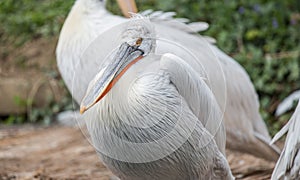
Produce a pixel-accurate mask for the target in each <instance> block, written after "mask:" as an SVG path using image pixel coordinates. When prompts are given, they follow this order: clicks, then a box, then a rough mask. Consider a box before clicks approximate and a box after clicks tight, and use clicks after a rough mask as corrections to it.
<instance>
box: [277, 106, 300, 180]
mask: <svg viewBox="0 0 300 180" xmlns="http://www.w3.org/2000/svg"><path fill="white" fill-rule="evenodd" d="M286 133H287V137H286V140H285V144H284V148H283V150H282V152H281V155H280V157H279V160H278V162H277V164H276V166H275V169H274V171H273V174H272V180H277V179H280V180H296V179H300V100H299V101H298V106H297V107H296V110H295V112H294V114H293V115H292V117H291V119H290V120H289V122H288V123H287V124H286V125H285V126H284V127H283V128H282V129H281V130H280V131H279V132H278V133H277V134H276V135H275V137H274V138H273V140H272V143H274V142H275V141H277V140H278V139H279V138H280V137H282V136H283V135H284V134H286Z"/></svg>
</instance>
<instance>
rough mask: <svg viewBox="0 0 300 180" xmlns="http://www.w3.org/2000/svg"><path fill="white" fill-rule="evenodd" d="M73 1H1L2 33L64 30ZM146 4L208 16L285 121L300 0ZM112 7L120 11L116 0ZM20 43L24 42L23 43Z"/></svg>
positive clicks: (266, 110) (295, 70) (212, 32)
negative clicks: (281, 109) (282, 107)
mask: <svg viewBox="0 0 300 180" xmlns="http://www.w3.org/2000/svg"><path fill="white" fill-rule="evenodd" d="M72 3H73V1H65V0H51V1H46V0H5V1H1V2H0V37H1V40H4V41H5V40H6V39H10V38H16V39H21V40H19V41H20V42H21V43H24V42H26V40H28V39H32V38H37V37H45V36H58V34H59V30H60V27H61V26H62V24H63V21H64V18H65V17H66V15H67V13H68V11H69V9H70V7H71V6H72ZM137 3H138V7H139V9H141V10H145V9H148V8H152V9H154V10H164V11H176V12H177V13H178V16H179V17H187V18H190V19H191V20H192V21H206V22H208V23H210V25H211V26H210V28H209V30H208V31H207V32H205V35H209V36H212V37H214V38H216V39H217V44H218V46H219V47H220V48H221V49H222V50H224V51H225V52H226V53H228V54H229V55H231V56H232V57H234V58H235V59H236V60H237V61H238V62H239V63H240V64H241V65H242V66H243V67H244V68H245V69H246V70H247V72H248V73H249V75H250V77H251V79H252V81H253V82H254V85H255V88H256V90H257V92H258V94H259V97H260V104H261V113H262V115H263V117H264V119H265V120H266V122H267V124H268V125H269V128H270V130H271V132H272V134H273V133H274V132H276V131H277V130H278V128H280V127H281V126H282V124H284V123H285V121H286V119H287V116H288V115H287V116H285V117H282V118H281V119H279V120H278V119H277V118H275V117H274V111H275V109H276V107H277V105H278V103H279V102H280V101H281V100H282V99H283V98H284V97H286V96H287V95H288V94H289V93H291V92H292V91H294V90H296V89H300V79H299V76H300V57H299V54H300V31H299V29H300V1H295V0H286V1H282V0H273V1H266V0H252V1H246V0H241V1H230V0H224V1H211V0H167V1H161V0H160V1H159V0H138V1H137ZM108 9H110V10H112V11H113V12H114V13H117V14H120V12H119V9H118V7H117V6H116V4H115V3H114V0H109V1H108ZM21 43H20V44H21Z"/></svg>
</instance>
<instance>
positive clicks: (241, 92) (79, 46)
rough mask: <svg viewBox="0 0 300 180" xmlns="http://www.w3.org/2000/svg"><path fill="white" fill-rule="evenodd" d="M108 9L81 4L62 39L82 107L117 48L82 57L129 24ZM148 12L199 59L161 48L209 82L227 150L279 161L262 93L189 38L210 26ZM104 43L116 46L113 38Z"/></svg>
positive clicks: (65, 70) (61, 58)
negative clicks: (89, 87)
mask: <svg viewBox="0 0 300 180" xmlns="http://www.w3.org/2000/svg"><path fill="white" fill-rule="evenodd" d="M104 5H105V2H102V1H99V0H77V1H76V3H75V5H74V6H73V8H72V10H71V12H70V14H69V16H68V18H67V19H66V22H65V24H64V27H63V29H62V31H61V34H60V38H59V42H58V47H57V62H58V67H59V70H60V72H61V74H62V77H63V79H64V81H65V83H66V85H67V87H68V88H69V90H70V91H71V93H72V95H73V97H74V98H75V100H76V101H77V102H80V101H81V100H82V98H83V95H84V92H85V91H86V88H87V85H88V83H89V82H90V80H91V79H92V78H93V77H94V76H95V74H96V73H97V72H98V67H99V64H101V62H99V59H104V57H105V56H106V55H107V53H108V52H110V50H111V49H109V48H108V47H111V45H108V46H107V47H102V48H101V52H103V54H101V53H100V55H99V53H97V54H98V55H99V57H98V58H97V59H95V60H92V59H91V60H89V61H83V60H82V59H81V56H82V54H83V53H84V50H85V49H87V48H88V46H89V45H90V44H91V43H92V42H93V41H94V40H95V39H96V38H97V37H98V36H99V35H101V34H103V33H104V32H105V31H106V30H108V29H110V28H112V27H113V26H115V25H117V24H120V23H122V22H126V21H127V19H124V18H121V17H119V16H114V15H112V14H111V13H109V12H107V11H106V9H105V8H104V7H105V6H104ZM147 13H148V14H149V15H150V16H152V18H154V19H153V21H154V23H155V29H156V31H157V36H158V38H161V39H165V40H166V41H172V42H177V43H179V44H180V45H182V46H183V47H185V48H186V49H188V50H189V51H190V52H192V54H194V55H196V57H197V59H198V61H199V62H198V63H196V64H195V62H194V61H193V60H192V59H193V58H192V56H190V55H188V54H187V53H186V52H185V51H183V50H182V48H178V47H177V48H176V47H174V46H168V45H166V43H164V42H162V41H161V42H159V43H158V44H157V53H159V54H163V53H167V52H170V53H173V54H175V55H177V56H179V57H181V58H183V59H184V61H186V62H187V64H189V65H190V66H191V67H193V69H194V71H195V72H197V73H198V76H202V77H205V78H206V79H207V81H206V82H207V84H208V85H209V87H210V89H211V90H212V92H213V94H214V95H215V97H216V100H217V102H218V104H219V105H220V107H221V110H222V111H225V116H224V117H225V126H226V131H227V140H226V141H227V147H229V148H231V149H235V150H239V151H242V152H247V153H250V154H254V155H256V156H259V157H263V158H265V159H268V160H273V161H274V160H276V159H277V158H278V156H279V153H278V149H277V148H276V147H272V146H270V145H269V142H270V136H269V134H268V131H267V128H266V125H265V123H264V122H263V120H262V118H261V117H260V115H259V112H258V110H259V104H258V98H257V94H256V93H255V90H254V87H253V85H252V83H251V81H250V79H249V76H248V75H247V73H246V72H245V70H244V69H243V68H242V67H241V66H240V65H239V64H238V63H236V62H235V61H234V60H233V59H232V58H230V57H229V56H227V55H226V54H224V53H223V52H222V51H220V50H219V49H218V48H217V47H215V46H214V45H212V44H210V45H209V46H210V50H209V51H208V50H207V48H204V47H207V42H206V40H205V38H199V36H196V35H192V34H189V32H191V31H193V30H204V29H205V28H207V24H206V23H194V24H191V25H190V26H189V25H187V24H184V23H181V22H186V21H187V20H186V19H179V21H176V20H174V19H172V17H173V15H174V14H172V13H162V12H156V13H152V14H151V13H150V11H148V12H145V14H147ZM190 27H192V30H191V29H190ZM106 34H108V33H107V32H106ZM111 35H113V34H111ZM103 38H104V39H106V42H107V43H108V44H109V43H110V40H109V37H103ZM212 51H214V53H215V55H216V56H217V58H219V60H217V58H216V56H214V55H213V54H212V53H211V52H212ZM100 56H101V57H100ZM199 63H200V64H201V65H202V66H200V65H199ZM220 68H221V69H223V72H224V75H225V78H224V77H223V74H222V73H220V70H219V69H220ZM216 69H218V70H216ZM204 72H205V73H204ZM226 87H227V90H226V89H225V88H226Z"/></svg>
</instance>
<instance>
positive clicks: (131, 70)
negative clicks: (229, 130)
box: [80, 15, 233, 180]
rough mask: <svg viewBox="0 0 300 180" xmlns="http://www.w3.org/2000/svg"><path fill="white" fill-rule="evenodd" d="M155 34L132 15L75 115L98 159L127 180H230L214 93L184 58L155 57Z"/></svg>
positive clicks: (142, 21) (223, 133) (148, 22)
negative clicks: (83, 124)
mask: <svg viewBox="0 0 300 180" xmlns="http://www.w3.org/2000/svg"><path fill="white" fill-rule="evenodd" d="M122 27H124V26H122ZM119 29H122V28H119ZM114 36H117V34H115V35H114ZM155 36H156V35H155V31H154V28H153V27H152V24H151V23H150V21H148V20H147V19H145V18H143V17H142V16H139V15H137V17H135V19H133V20H132V22H129V23H128V25H127V28H125V29H124V32H123V33H122V40H123V43H122V44H121V45H120V47H119V49H118V51H117V53H115V55H114V57H113V58H112V59H110V60H109V61H108V63H106V64H103V66H101V68H100V69H99V73H98V74H97V75H96V76H95V77H94V79H93V80H92V81H91V83H90V85H89V87H88V90H87V94H86V95H85V97H84V99H83V101H82V103H81V109H80V111H81V113H83V112H85V111H86V113H87V116H86V121H87V128H88V131H89V132H90V135H91V138H92V141H93V144H94V146H95V147H96V150H97V152H98V154H99V155H100V157H101V159H102V160H103V162H104V163H105V164H106V166H107V167H108V168H109V169H110V170H111V171H112V172H113V173H114V174H115V175H117V176H118V177H119V178H121V179H124V180H127V179H128V180H135V179H149V180H150V179H151V180H152V179H153V180H155V179H157V180H160V179H166V180H167V179H170V180H174V179H233V176H232V174H231V171H230V168H229V165H228V163H227V160H226V158H225V156H224V154H225V140H226V132H225V128H224V125H223V123H222V113H221V111H220V109H219V105H218V104H217V102H216V100H215V99H214V95H213V94H212V93H211V91H210V89H209V88H208V86H207V85H206V83H205V82H204V81H203V80H202V79H201V78H200V76H199V75H198V73H197V72H195V71H194V70H193V68H192V67H190V66H189V65H188V64H187V63H186V62H185V61H184V60H182V59H180V58H179V57H177V56H175V55H172V54H163V55H158V54H156V53H155V52H154V51H155V46H156V39H155V38H156V37H155ZM113 38H115V37H111V39H113ZM100 39H101V40H102V38H100ZM100 43H101V42H100ZM102 44H105V43H103V41H102ZM100 48H101V47H100ZM86 60H88V59H86ZM195 107H197V108H195ZM204 125H206V127H207V129H206V128H205V127H204ZM213 135H214V136H213ZM214 139H215V140H214Z"/></svg>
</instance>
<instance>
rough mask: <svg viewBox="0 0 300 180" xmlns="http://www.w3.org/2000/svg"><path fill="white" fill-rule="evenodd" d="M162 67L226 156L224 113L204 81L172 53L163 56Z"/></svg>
mask: <svg viewBox="0 0 300 180" xmlns="http://www.w3.org/2000/svg"><path fill="white" fill-rule="evenodd" d="M160 66H161V68H162V69H164V70H166V71H167V72H168V73H169V75H170V80H171V82H172V83H173V84H174V85H175V87H176V88H177V90H178V92H179V93H180V94H181V96H182V97H183V98H184V99H185V100H186V102H187V104H188V105H189V107H190V109H191V110H192V112H193V113H194V114H195V115H196V117H198V118H199V120H200V121H201V122H202V124H203V125H204V126H205V127H206V129H207V130H208V131H209V132H210V133H211V134H212V135H213V136H214V137H215V140H216V143H217V145H218V147H219V149H220V151H221V152H222V153H223V154H224V155H225V142H226V132H225V128H224V125H223V121H222V120H223V119H222V113H221V111H220V108H219V106H218V103H217V101H216V100H215V97H214V95H213V94H212V92H211V90H210V89H209V88H208V86H207V85H206V83H205V82H204V80H203V79H202V78H201V77H200V75H199V74H198V73H197V72H195V71H194V70H193V68H192V67H191V66H189V65H188V64H187V63H186V62H185V61H184V60H182V59H180V58H179V57H178V56H175V55H173V54H170V53H167V54H164V55H163V56H162V58H161V61H160Z"/></svg>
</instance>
